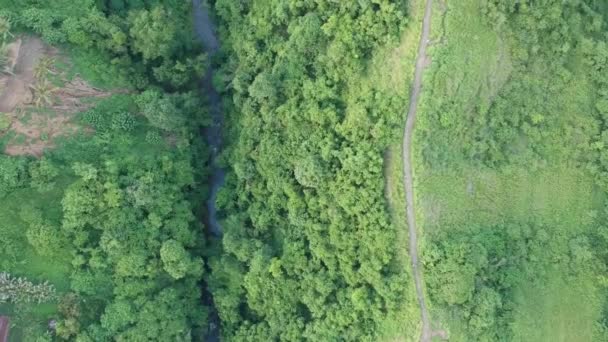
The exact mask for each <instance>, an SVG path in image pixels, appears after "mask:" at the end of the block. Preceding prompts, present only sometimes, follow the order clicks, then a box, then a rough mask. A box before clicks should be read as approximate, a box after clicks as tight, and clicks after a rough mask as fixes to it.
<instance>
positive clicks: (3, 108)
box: [0, 36, 111, 156]
mask: <svg viewBox="0 0 608 342" xmlns="http://www.w3.org/2000/svg"><path fill="white" fill-rule="evenodd" d="M9 51H10V52H9V68H10V70H5V72H4V73H3V74H1V75H0V115H3V116H5V117H6V118H7V119H9V120H10V122H11V124H10V127H9V129H8V130H7V131H5V132H2V133H0V135H4V134H9V133H10V132H12V134H14V135H15V136H14V137H13V138H12V139H11V141H9V142H8V143H7V144H6V145H5V149H4V152H5V153H6V154H9V155H34V156H41V155H42V153H44V151H45V150H46V149H49V148H52V147H54V141H55V139H56V138H57V137H60V136H65V135H70V134H74V133H75V132H77V131H78V130H79V129H80V127H78V126H77V125H76V124H74V123H72V122H71V120H72V118H73V117H74V114H76V113H78V112H82V111H84V110H86V109H88V108H90V107H91V105H92V103H93V101H83V99H93V98H101V97H107V96H110V95H111V93H110V92H107V91H102V90H100V89H97V88H94V87H92V86H90V85H89V84H87V83H86V82H85V81H84V80H82V79H80V78H78V77H76V78H74V79H72V80H69V81H68V80H67V79H66V78H65V75H62V74H61V73H59V72H58V71H57V70H55V69H54V67H53V63H47V64H49V65H48V70H44V72H43V74H45V76H44V77H46V76H48V75H50V74H52V75H55V76H56V77H55V78H56V79H58V80H59V81H60V82H59V83H61V84H62V85H61V86H60V87H56V86H55V85H53V84H52V83H50V82H47V84H48V85H47V87H46V97H47V100H46V101H36V99H37V97H41V96H42V95H40V94H39V93H40V92H42V91H40V90H36V89H38V88H40V84H42V83H43V82H42V80H40V79H38V78H37V77H36V76H38V77H41V76H40V74H41V73H40V69H41V67H40V65H39V64H40V63H42V61H43V59H47V60H49V59H50V60H55V59H59V58H63V59H65V57H63V56H61V55H60V53H59V51H58V50H57V49H54V48H52V47H50V46H48V45H46V44H44V43H43V42H42V41H41V40H40V39H39V38H36V37H31V36H24V37H21V38H19V39H17V40H16V41H15V42H14V43H12V44H11V46H9ZM37 68H38V70H37ZM45 69H46V68H45ZM37 87H38V88H37ZM35 103H37V104H38V106H36V105H34V104H35ZM41 103H44V105H41Z"/></svg>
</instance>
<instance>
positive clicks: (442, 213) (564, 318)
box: [415, 0, 603, 341]
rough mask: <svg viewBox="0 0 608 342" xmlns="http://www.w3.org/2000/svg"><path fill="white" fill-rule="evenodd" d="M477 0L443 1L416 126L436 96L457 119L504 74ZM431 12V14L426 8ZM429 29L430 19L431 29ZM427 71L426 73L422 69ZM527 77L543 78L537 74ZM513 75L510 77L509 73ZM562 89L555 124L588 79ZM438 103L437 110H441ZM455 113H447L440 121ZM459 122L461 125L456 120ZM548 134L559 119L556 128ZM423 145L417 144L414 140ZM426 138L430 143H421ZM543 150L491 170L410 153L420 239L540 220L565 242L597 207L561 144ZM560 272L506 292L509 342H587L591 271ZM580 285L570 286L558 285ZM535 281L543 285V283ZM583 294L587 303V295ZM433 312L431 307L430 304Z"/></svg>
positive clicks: (592, 310) (449, 322) (570, 114)
mask: <svg viewBox="0 0 608 342" xmlns="http://www.w3.org/2000/svg"><path fill="white" fill-rule="evenodd" d="M477 3H478V2H477V1H475V0H468V1H458V2H450V3H449V9H448V11H447V14H446V15H447V17H446V18H445V20H446V21H445V30H446V32H445V34H446V37H445V40H444V42H445V44H443V45H440V46H437V47H436V49H435V50H434V51H433V65H432V67H431V70H429V71H428V72H427V75H428V76H427V79H426V84H427V89H429V88H430V87H431V86H432V87H433V88H432V90H431V91H427V92H425V93H423V102H422V108H421V110H420V115H419V125H420V126H423V127H424V125H427V124H428V123H427V122H425V119H424V118H425V114H424V113H425V111H428V110H431V108H437V106H436V101H446V99H447V101H452V103H451V109H452V111H450V112H446V113H445V115H446V120H462V121H464V120H463V117H466V116H470V115H471V114H472V111H471V110H470V109H471V108H472V107H473V106H475V105H477V106H480V107H484V106H488V105H489V104H490V103H491V101H492V99H493V98H494V96H495V95H496V94H497V93H498V92H499V90H500V88H501V86H502V85H503V84H504V83H505V81H506V80H507V77H509V73H510V72H511V70H510V63H509V60H508V53H506V54H505V52H506V51H507V48H506V46H505V45H504V43H503V42H502V41H501V38H500V37H499V36H498V35H497V34H496V33H495V32H493V31H492V30H491V29H490V28H488V27H486V25H485V24H483V23H482V21H481V14H480V13H479V12H478V8H477V6H478V5H477ZM436 13H437V12H436ZM438 30H439V28H438V25H435V32H436V34H441V33H440V32H438ZM429 74H430V75H429ZM535 76H537V77H546V75H544V76H543V75H542V72H540V71H539V72H538V74H537V75H535ZM514 77H515V76H514ZM572 82H573V84H572V87H570V88H569V89H570V91H568V92H565V93H563V94H562V97H560V98H559V99H558V100H556V101H557V103H556V104H555V107H557V108H561V111H562V113H560V114H559V116H558V117H559V120H561V121H562V122H567V121H569V120H585V116H586V115H588V114H587V113H590V112H591V111H588V110H587V109H588V107H587V108H586V107H585V103H589V99H588V97H589V94H591V92H588V91H587V89H588V83H587V81H586V80H585V79H575V80H573V81H572ZM444 108H445V107H444ZM450 116H455V117H450ZM463 124H464V123H463ZM555 127H556V128H555V129H556V130H557V129H558V128H557V127H559V125H557V124H556V126H555ZM426 143H429V142H419V143H418V144H417V146H418V147H419V146H420V145H422V144H426ZM430 143H432V142H430ZM547 144H548V146H546V148H547V149H548V150H550V151H551V153H552V154H553V156H552V158H551V159H549V160H548V163H547V165H548V166H546V167H544V168H540V170H538V171H531V169H530V168H529V167H521V166H520V167H517V166H514V167H505V168H502V169H500V170H490V169H487V168H483V167H479V166H476V165H470V162H467V161H461V163H455V164H454V165H450V166H449V167H447V168H445V169H425V168H424V166H423V164H422V162H421V155H420V151H418V154H417V156H418V157H417V158H418V161H417V162H416V177H415V179H416V181H417V184H416V195H417V203H418V208H417V209H418V216H419V222H420V223H421V224H420V226H421V228H420V229H421V230H423V231H424V235H423V237H424V238H423V243H424V241H425V240H429V239H432V238H433V235H434V234H433V233H434V232H435V231H438V230H440V229H446V227H454V226H456V227H467V226H473V225H492V224H496V223H500V222H503V221H506V220H509V221H511V220H514V221H523V222H526V221H528V222H529V221H540V222H543V223H544V224H546V225H548V226H549V227H551V229H552V230H553V231H551V232H550V233H549V234H550V235H553V234H555V235H557V236H561V238H563V239H568V236H574V235H576V234H577V233H579V232H581V231H582V230H584V229H587V227H589V225H591V224H592V218H591V217H592V214H591V213H592V212H593V210H597V209H599V207H600V206H601V205H602V203H603V198H602V195H601V194H598V193H597V192H596V191H595V190H594V187H593V181H592V178H591V176H590V175H588V174H586V173H585V172H582V171H578V170H575V169H571V168H570V165H571V163H570V162H569V160H568V151H567V143H566V144H565V145H564V146H550V143H547ZM566 272H567V270H563V269H559V268H557V269H554V270H552V271H551V272H548V273H547V274H546V275H545V276H540V275H539V279H538V281H537V280H536V279H527V280H526V281H524V282H523V283H522V285H521V288H519V289H517V290H516V293H517V295H516V303H517V306H516V308H515V312H516V315H515V322H514V323H513V326H512V327H513V333H514V336H515V338H516V340H518V341H520V340H521V341H590V340H592V336H593V324H594V321H595V320H597V318H598V317H599V304H598V303H600V301H599V300H597V298H596V293H595V288H594V286H593V275H592V274H586V275H584V276H583V275H581V276H579V278H576V279H569V278H568V276H567V275H566ZM572 282H575V283H577V284H580V286H579V287H577V288H575V289H573V288H571V287H570V286H568V284H571V283H572ZM543 283H546V284H549V285H548V286H544V284H543ZM590 298H593V300H590ZM431 308H433V303H431ZM432 315H433V316H434V318H435V319H436V320H438V321H440V322H441V323H442V324H444V325H445V327H446V328H448V330H449V332H450V336H451V339H450V340H451V341H467V340H469V339H468V338H467V334H466V331H464V329H462V326H463V325H462V323H461V322H459V321H457V320H454V318H453V317H451V316H450V315H449V313H448V312H445V311H442V310H441V308H438V307H434V308H433V309H432Z"/></svg>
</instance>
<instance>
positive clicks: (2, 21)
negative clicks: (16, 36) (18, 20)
mask: <svg viewBox="0 0 608 342" xmlns="http://www.w3.org/2000/svg"><path fill="white" fill-rule="evenodd" d="M12 36H13V35H12V34H11V21H10V20H8V18H5V17H0V37H2V40H3V41H5V40H6V39H8V38H9V37H12Z"/></svg>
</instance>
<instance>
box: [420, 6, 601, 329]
mask: <svg viewBox="0 0 608 342" xmlns="http://www.w3.org/2000/svg"><path fill="white" fill-rule="evenodd" d="M443 5H445V6H447V7H442V6H443ZM605 10H606V8H605V7H604V6H603V5H601V4H599V3H598V2H595V1H576V2H571V3H567V4H566V3H564V2H562V1H548V2H545V3H543V4H542V5H541V4H537V3H534V2H530V1H524V2H518V3H514V2H510V1H500V0H492V1H483V2H479V1H473V0H471V1H461V2H447V3H446V4H439V5H438V7H437V12H443V11H445V12H444V18H443V24H442V25H436V26H435V29H434V30H435V32H436V33H435V34H436V36H437V38H438V40H439V41H441V43H439V44H438V45H437V46H436V47H435V48H434V49H433V51H432V59H433V64H432V67H431V69H430V70H429V71H428V72H427V75H428V76H427V78H426V82H427V83H426V84H428V86H427V88H426V89H427V91H426V93H425V94H424V95H423V101H422V105H421V112H420V114H419V121H418V123H419V125H418V128H417V136H416V144H415V146H416V147H417V172H416V174H417V177H418V178H417V203H418V205H419V206H420V207H419V213H418V214H419V217H420V218H421V221H422V222H423V230H424V232H425V244H424V246H423V254H424V257H423V262H424V271H425V282H426V288H427V293H428V295H429V298H430V301H431V303H432V307H433V310H432V314H433V316H434V318H435V319H436V320H437V321H438V322H441V323H444V324H445V325H446V328H448V330H449V333H450V340H454V341H499V340H500V341H512V340H515V341H521V340H530V341H605V340H606V336H608V334H607V332H608V330H607V329H608V327H607V326H606V321H607V317H608V316H607V312H606V311H605V307H606V302H607V293H608V292H607V288H606V286H607V283H606V281H605V279H606V271H607V268H606V267H607V263H606V241H607V240H606V232H607V230H606V209H605V208H606V191H607V190H608V189H606V186H605V169H604V160H605V158H604V157H603V155H604V154H605V146H604V145H605V143H604V138H605V135H606V134H604V131H605V129H606V128H605V127H604V126H605V117H604V111H605V108H604V104H603V103H604V100H603V98H604V97H605V96H606V94H605V91H604V90H603V89H604V86H603V85H604V83H605V79H604V78H605V77H604V73H603V72H602V70H603V68H604V66H605V59H606V49H605V45H606V43H605V40H606V30H608V26H606V21H605V20H606V18H605V14H604V13H605Z"/></svg>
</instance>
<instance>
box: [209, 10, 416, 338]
mask: <svg viewBox="0 0 608 342" xmlns="http://www.w3.org/2000/svg"><path fill="white" fill-rule="evenodd" d="M215 8H216V11H217V14H218V16H219V19H220V23H221V25H220V27H221V36H222V38H223V45H224V53H225V55H226V61H225V62H224V63H223V64H222V69H221V74H220V75H219V77H218V83H220V88H225V89H227V91H226V96H229V97H230V98H231V102H230V107H229V108H228V110H227V113H226V115H227V116H228V120H229V124H228V129H229V132H228V134H227V137H228V139H229V140H230V143H229V148H228V150H227V151H226V153H225V155H224V160H225V163H226V164H227V165H229V166H230V168H231V170H232V171H233V172H231V173H230V174H229V175H228V178H227V181H226V185H225V187H224V188H223V190H222V193H221V196H220V198H219V200H218V205H219V206H220V209H221V210H222V213H223V215H224V217H225V220H224V224H223V228H224V236H223V241H222V248H223V254H222V255H221V257H219V258H214V259H212V260H211V261H210V263H211V268H212V273H211V280H210V284H211V286H212V290H213V293H214V300H215V303H216V307H217V310H218V311H219V315H220V317H221V321H222V329H223V330H222V334H223V336H224V338H225V339H226V340H250V341H268V340H284V341H297V340H302V339H305V340H316V341H335V340H358V341H375V340H378V339H379V338H387V337H390V336H395V334H397V333H398V331H399V330H402V331H403V332H404V333H407V334H411V335H412V336H414V335H415V330H416V326H417V325H418V323H417V317H416V314H415V313H414V315H412V316H406V315H403V314H402V310H403V308H404V307H407V306H409V305H411V303H412V302H413V300H414V298H412V297H411V296H409V294H408V291H409V286H411V285H410V284H411V278H409V276H408V274H407V267H406V264H405V263H404V262H403V261H402V260H399V259H398V257H397V255H398V253H399V250H400V249H401V248H400V246H399V240H398V239H397V234H398V232H397V229H396V226H395V225H393V224H392V223H391V220H390V214H389V212H388V205H387V202H386V199H385V197H384V182H383V153H384V150H385V149H386V148H387V146H388V145H389V144H390V143H391V142H393V141H396V140H398V139H399V132H400V126H401V121H402V116H403V114H402V113H403V112H402V109H403V106H404V101H403V98H404V97H405V96H407V95H406V92H405V93H403V95H402V96H399V97H395V96H392V93H391V92H389V91H388V90H387V89H382V88H381V87H377V86H375V85H374V84H373V83H372V82H370V81H369V80H368V79H367V77H366V76H367V74H368V68H369V65H370V60H371V59H372V58H373V57H374V55H375V54H376V53H377V52H378V51H380V50H382V49H383V48H384V47H385V46H391V47H393V46H394V45H395V44H396V43H397V42H398V41H399V37H400V33H401V31H402V30H403V28H404V27H405V25H406V24H407V22H408V21H407V19H406V15H407V13H406V2H405V1H385V0H383V1H359V2H351V1H339V2H337V1H325V0H321V1H308V2H302V1H257V2H251V3H243V2H234V1H217V2H216V5H215Z"/></svg>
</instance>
